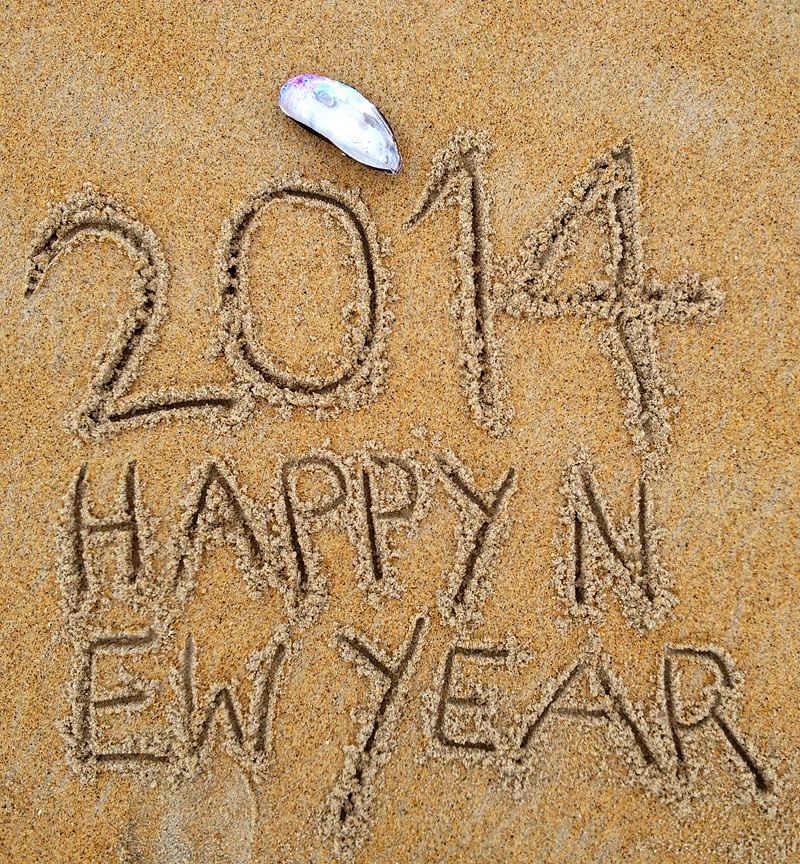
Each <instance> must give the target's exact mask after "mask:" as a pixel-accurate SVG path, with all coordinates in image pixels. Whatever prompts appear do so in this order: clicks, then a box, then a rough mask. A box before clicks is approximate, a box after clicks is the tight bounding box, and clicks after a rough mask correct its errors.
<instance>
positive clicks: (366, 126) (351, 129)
mask: <svg viewBox="0 0 800 864" xmlns="http://www.w3.org/2000/svg"><path fill="white" fill-rule="evenodd" d="M280 106H281V111H283V113H284V114H287V115H288V116H289V117H291V118H292V120H296V121H297V122H298V123H299V124H300V125H301V126H305V127H306V128H307V129H309V130H310V131H311V132H315V133H316V134H317V135H321V136H322V137H323V138H326V139H327V140H328V141H330V142H331V144H335V145H336V146H337V147H338V148H339V149H340V150H341V151H342V152H343V153H346V154H347V155H348V156H350V157H351V158H352V159H355V160H356V161H358V162H361V163H363V164H364V165H369V166H370V168H377V169H378V170H379V171H386V172H387V173H389V174H397V173H398V172H399V171H400V168H401V166H402V160H401V158H400V151H399V149H398V147H397V141H395V138H394V133H393V132H392V127H391V126H389V124H388V123H387V122H386V118H385V117H384V116H383V114H381V112H380V111H379V110H378V109H377V108H376V107H375V106H374V105H373V104H372V102H370V101H369V100H368V99H365V98H364V97H363V96H362V95H361V94H360V93H359V92H358V90H356V89H355V88H353V87H350V86H348V85H347V84H343V83H342V82H341V81H334V80H333V79H332V78H325V77H324V76H322V75H298V76H297V77H296V78H290V79H289V80H288V81H287V82H286V83H285V84H284V85H283V87H281V95H280Z"/></svg>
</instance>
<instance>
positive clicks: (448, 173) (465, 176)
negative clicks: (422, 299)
mask: <svg viewBox="0 0 800 864" xmlns="http://www.w3.org/2000/svg"><path fill="white" fill-rule="evenodd" d="M487 149H488V147H487V143H486V141H485V139H484V137H483V136H479V135H476V134H474V133H471V132H469V133H462V134H459V135H456V136H455V138H453V140H452V141H451V142H450V144H448V146H447V147H446V148H445V149H444V150H443V151H442V152H441V153H440V154H439V155H438V156H436V157H435V158H434V160H433V168H432V169H431V173H430V176H429V179H428V185H427V187H426V189H425V191H424V193H423V195H422V197H421V199H420V202H419V204H418V205H417V208H416V210H415V211H414V212H413V213H412V215H411V217H410V218H409V220H408V221H407V222H406V223H405V224H404V225H403V228H404V229H406V230H408V229H409V228H413V227H414V226H415V225H417V224H418V223H419V222H421V221H422V220H423V219H425V217H426V216H427V215H428V214H429V213H432V212H433V211H435V210H443V209H444V208H445V207H448V206H450V205H456V206H457V207H458V216H459V235H458V247H457V250H456V262H457V265H458V270H459V281H460V285H461V293H460V297H459V306H460V311H461V316H460V317H461V338H462V344H463V347H464V355H465V357H464V361H463V362H464V367H465V372H466V383H467V393H468V398H469V402H470V405H471V407H472V411H473V415H474V417H475V421H476V423H477V424H478V425H479V426H480V427H481V428H483V429H488V430H490V431H492V432H494V433H501V432H502V431H504V429H505V428H507V425H508V415H507V412H506V411H505V410H504V408H503V406H502V405H501V400H500V395H499V392H498V380H497V378H498V373H497V358H496V356H495V351H494V344H493V343H494V328H493V304H492V298H491V288H492V262H493V254H492V246H491V243H490V241H489V236H490V235H491V233H492V228H491V219H490V214H489V201H488V196H487V194H486V187H485V182H484V176H483V163H484V159H485V156H486V153H487Z"/></svg>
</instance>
